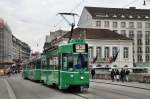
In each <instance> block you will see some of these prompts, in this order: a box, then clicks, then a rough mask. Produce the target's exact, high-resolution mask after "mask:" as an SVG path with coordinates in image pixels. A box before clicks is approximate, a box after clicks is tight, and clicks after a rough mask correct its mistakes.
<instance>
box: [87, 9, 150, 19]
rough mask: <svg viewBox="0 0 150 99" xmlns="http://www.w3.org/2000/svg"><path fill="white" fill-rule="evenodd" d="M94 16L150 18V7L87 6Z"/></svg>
mask: <svg viewBox="0 0 150 99" xmlns="http://www.w3.org/2000/svg"><path fill="white" fill-rule="evenodd" d="M85 9H87V11H88V12H89V13H90V14H91V15H92V17H93V18H106V19H107V18H109V19H110V18H111V19H118V18H119V19H140V20H141V19H150V9H136V8H135V7H130V8H129V9H127V8H105V7H85Z"/></svg>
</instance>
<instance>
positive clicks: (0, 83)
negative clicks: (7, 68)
mask: <svg viewBox="0 0 150 99" xmlns="http://www.w3.org/2000/svg"><path fill="white" fill-rule="evenodd" d="M0 99H9V94H8V90H7V86H6V84H5V81H4V79H3V77H1V76H0Z"/></svg>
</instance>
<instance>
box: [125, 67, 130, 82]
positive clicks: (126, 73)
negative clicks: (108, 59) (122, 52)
mask: <svg viewBox="0 0 150 99" xmlns="http://www.w3.org/2000/svg"><path fill="white" fill-rule="evenodd" d="M129 74H130V71H129V70H128V69H127V70H126V71H125V80H126V81H128V80H129V78H128V76H129Z"/></svg>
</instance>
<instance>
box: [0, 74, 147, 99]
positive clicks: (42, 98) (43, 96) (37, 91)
mask: <svg viewBox="0 0 150 99" xmlns="http://www.w3.org/2000/svg"><path fill="white" fill-rule="evenodd" d="M5 80H6V81H7V82H8V84H9V85H10V87H11V89H12V91H13V93H12V92H11V91H9V90H10V88H7V84H6V82H5ZM149 93H150V90H146V89H139V88H133V87H126V86H119V85H111V84H105V83H95V82H91V83H90V88H89V90H88V91H87V92H84V93H77V92H76V93H71V92H62V91H59V90H57V89H56V88H51V87H48V86H44V85H43V84H41V83H35V82H32V81H29V80H24V79H22V77H21V76H20V75H12V76H11V77H1V78H0V97H1V99H15V98H16V99H59V98H60V97H61V99H66V98H69V99H149V98H150V94H149ZM10 94H14V95H15V97H12V96H13V95H10Z"/></svg>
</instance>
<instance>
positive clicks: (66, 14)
mask: <svg viewBox="0 0 150 99" xmlns="http://www.w3.org/2000/svg"><path fill="white" fill-rule="evenodd" d="M58 14H59V15H61V16H62V18H63V19H64V20H65V21H66V22H67V23H68V24H69V26H71V31H70V36H69V40H68V42H70V40H71V38H72V33H73V29H74V27H75V16H78V14H76V13H58ZM65 16H72V17H73V23H71V22H70V21H69V20H67V18H66V17H65Z"/></svg>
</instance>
